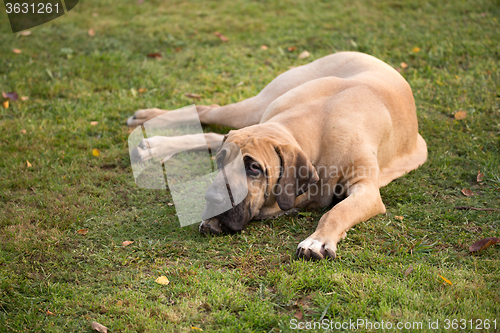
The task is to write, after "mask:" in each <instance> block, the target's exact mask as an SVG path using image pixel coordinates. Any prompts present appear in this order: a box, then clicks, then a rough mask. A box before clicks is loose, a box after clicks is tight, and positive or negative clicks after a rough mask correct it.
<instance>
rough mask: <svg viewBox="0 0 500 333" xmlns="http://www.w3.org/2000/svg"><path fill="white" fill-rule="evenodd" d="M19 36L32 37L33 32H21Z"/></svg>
mask: <svg viewBox="0 0 500 333" xmlns="http://www.w3.org/2000/svg"><path fill="white" fill-rule="evenodd" d="M19 35H21V36H23V37H27V36H30V35H31V31H29V30H24V31H21V32H20V33H19Z"/></svg>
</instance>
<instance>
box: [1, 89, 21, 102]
mask: <svg viewBox="0 0 500 333" xmlns="http://www.w3.org/2000/svg"><path fill="white" fill-rule="evenodd" d="M2 96H3V98H6V99H10V100H12V101H14V102H15V101H17V100H18V98H19V95H18V94H17V93H16V92H15V91H11V92H8V93H5V92H3V91H2Z"/></svg>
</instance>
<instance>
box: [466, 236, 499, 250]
mask: <svg viewBox="0 0 500 333" xmlns="http://www.w3.org/2000/svg"><path fill="white" fill-rule="evenodd" d="M496 243H500V238H496V237H489V238H484V239H481V240H480V241H477V242H475V243H474V244H472V245H471V246H469V252H476V251H481V250H484V249H486V248H487V247H490V246H491V245H494V244H496Z"/></svg>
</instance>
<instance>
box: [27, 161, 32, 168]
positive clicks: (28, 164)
mask: <svg viewBox="0 0 500 333" xmlns="http://www.w3.org/2000/svg"><path fill="white" fill-rule="evenodd" d="M26 166H27V167H28V168H31V167H32V165H31V163H30V162H29V161H28V160H26Z"/></svg>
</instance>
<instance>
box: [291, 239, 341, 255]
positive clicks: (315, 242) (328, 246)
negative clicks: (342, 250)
mask: <svg viewBox="0 0 500 333" xmlns="http://www.w3.org/2000/svg"><path fill="white" fill-rule="evenodd" d="M336 251H337V244H336V243H335V242H331V241H327V240H326V239H324V238H323V237H318V236H314V235H311V236H310V237H309V238H307V239H306V240H304V241H302V242H300V244H299V245H298V246H297V257H299V259H306V260H309V259H314V260H320V259H325V258H330V259H335V257H336V254H335V253H336Z"/></svg>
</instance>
